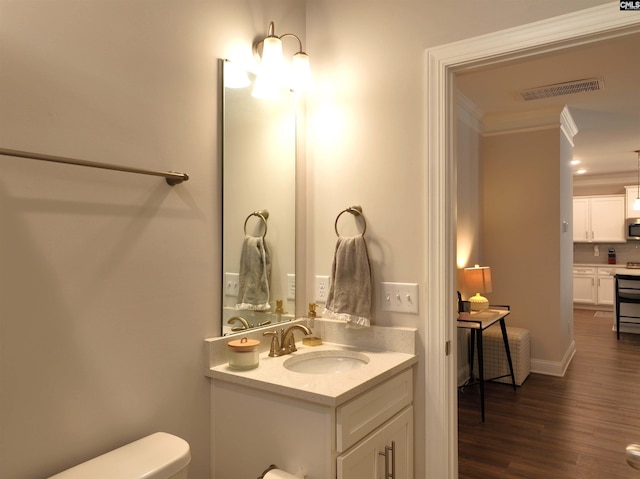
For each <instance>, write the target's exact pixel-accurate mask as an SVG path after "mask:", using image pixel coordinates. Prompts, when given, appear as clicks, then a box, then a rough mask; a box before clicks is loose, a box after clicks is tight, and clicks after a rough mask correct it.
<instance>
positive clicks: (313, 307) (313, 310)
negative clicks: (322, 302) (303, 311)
mask: <svg viewBox="0 0 640 479" xmlns="http://www.w3.org/2000/svg"><path fill="white" fill-rule="evenodd" d="M317 307H318V305H317V304H316V303H309V312H308V313H307V318H308V321H307V327H309V328H313V326H314V323H315V321H314V320H315V319H316V317H317V313H316V308H317Z"/></svg>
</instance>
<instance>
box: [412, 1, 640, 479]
mask: <svg viewBox="0 0 640 479" xmlns="http://www.w3.org/2000/svg"><path fill="white" fill-rule="evenodd" d="M617 5H618V4H617V2H615V3H609V4H606V5H603V6H599V7H594V8H590V9H586V10H582V11H578V12H574V13H571V14H567V15H562V16H560V17H555V18H551V19H548V20H544V21H541V22H536V23H532V24H529V25H524V26H521V27H518V28H512V29H508V30H503V31H499V32H494V33H491V34H488V35H483V36H480V37H476V38H472V39H467V40H464V41H460V42H456V43H454V44H449V45H443V46H441V47H436V48H433V49H429V50H427V51H426V53H425V58H424V62H425V73H426V75H425V77H426V78H425V81H426V86H425V93H426V95H425V105H424V111H425V137H426V145H425V146H426V148H425V165H426V167H425V189H426V205H425V212H426V216H427V217H428V218H433V220H432V221H429V222H426V226H425V228H426V231H425V238H426V255H425V258H426V261H427V262H428V263H427V264H426V265H425V272H426V277H425V282H426V284H427V285H428V287H427V300H426V305H427V308H426V325H425V336H426V337H427V338H429V339H428V344H426V347H425V355H424V360H425V361H426V364H428V366H429V367H427V368H425V371H426V372H425V387H426V391H427V394H426V400H425V405H426V417H427V418H429V420H428V424H425V444H426V448H425V449H426V450H425V468H426V470H427V471H429V473H430V474H431V476H432V477H443V478H444V477H447V478H456V477H457V476H458V471H457V440H458V437H457V395H456V390H457V381H456V379H457V374H456V359H455V358H456V354H457V352H456V351H455V345H456V341H455V338H456V327H455V324H454V321H451V320H450V318H452V317H454V315H455V311H454V309H455V307H454V304H455V302H454V301H453V300H449V299H448V298H454V297H455V294H456V293H455V291H456V271H455V264H456V261H455V259H456V247H455V238H456V235H455V232H456V225H455V206H456V195H457V193H456V186H455V185H456V182H455V178H456V169H455V155H454V127H453V125H454V121H453V119H454V116H453V111H454V91H453V84H454V81H453V80H454V75H455V74H456V73H458V72H462V71H465V70H467V69H471V68H478V67H481V66H484V67H488V66H491V65H496V64H499V63H501V62H507V61H512V60H515V59H526V58H531V57H534V56H536V55H542V54H545V53H549V52H553V51H558V50H561V49H564V48H571V47H575V46H578V45H584V44H588V43H592V42H597V41H601V40H606V39H609V38H613V37H617V36H623V35H628V34H632V33H638V32H640V18H638V17H637V15H629V14H625V12H620V11H619V10H618V9H617ZM443 439H444V440H443Z"/></svg>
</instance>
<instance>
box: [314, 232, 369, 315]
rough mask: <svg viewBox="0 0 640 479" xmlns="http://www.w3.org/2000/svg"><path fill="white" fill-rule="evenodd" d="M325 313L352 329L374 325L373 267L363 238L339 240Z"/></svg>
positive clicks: (340, 238) (361, 236)
mask: <svg viewBox="0 0 640 479" xmlns="http://www.w3.org/2000/svg"><path fill="white" fill-rule="evenodd" d="M324 312H325V313H326V314H327V315H328V316H330V317H333V318H336V319H341V320H344V321H346V322H347V327H348V328H363V327H368V326H370V325H371V320H370V317H371V264H370V263H369V254H368V253H367V243H366V242H365V240H364V236H363V235H359V236H352V237H349V238H344V237H342V236H340V237H338V241H337V243H336V250H335V255H334V258H333V266H332V267H331V286H330V288H329V295H328V296H327V305H326V309H325V310H324Z"/></svg>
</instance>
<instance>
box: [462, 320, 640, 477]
mask: <svg viewBox="0 0 640 479" xmlns="http://www.w3.org/2000/svg"><path fill="white" fill-rule="evenodd" d="M611 326H612V320H611V319H610V318H597V317H594V311H586V310H575V312H574V336H575V342H576V354H575V356H574V357H573V360H572V361H571V364H570V365H569V368H568V369H567V373H566V374H565V376H564V377H562V378H558V377H552V376H544V375H540V374H530V375H529V378H528V379H527V380H526V381H525V382H524V383H523V385H522V386H521V387H519V388H518V390H517V391H513V388H512V387H511V386H509V385H506V384H499V383H488V384H486V386H485V406H486V422H485V423H484V424H483V423H482V422H481V420H480V399H479V392H478V390H477V387H471V388H466V389H465V390H464V391H463V392H461V393H458V400H459V405H458V421H459V425H458V430H459V433H458V434H459V437H458V465H459V466H458V467H459V478H460V479H503V478H510V479H511V478H530V479H618V478H636V479H640V470H636V469H633V468H632V467H631V466H629V465H627V463H626V460H625V447H626V446H627V444H631V443H640V335H636V334H624V333H623V334H621V336H620V341H616V336H615V332H613V331H612V329H611Z"/></svg>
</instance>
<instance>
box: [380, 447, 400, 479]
mask: <svg viewBox="0 0 640 479" xmlns="http://www.w3.org/2000/svg"><path fill="white" fill-rule="evenodd" d="M378 454H380V455H381V456H384V478H385V479H395V477H396V441H391V446H384V452H382V451H381V452H379V453H378ZM389 455H391V459H389ZM389 469H391V471H389Z"/></svg>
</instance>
